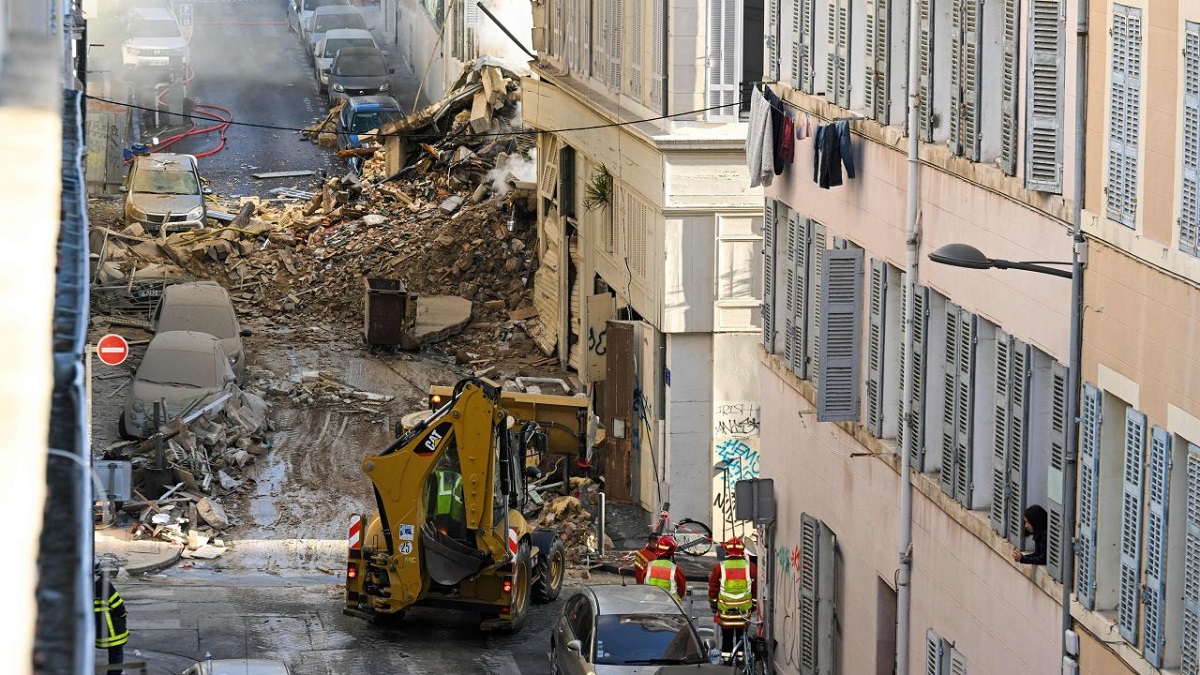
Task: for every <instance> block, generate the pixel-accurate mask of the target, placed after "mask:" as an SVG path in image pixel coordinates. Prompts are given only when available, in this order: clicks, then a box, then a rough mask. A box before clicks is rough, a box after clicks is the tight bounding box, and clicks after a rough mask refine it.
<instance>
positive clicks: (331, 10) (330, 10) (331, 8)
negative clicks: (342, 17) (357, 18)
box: [313, 5, 362, 16]
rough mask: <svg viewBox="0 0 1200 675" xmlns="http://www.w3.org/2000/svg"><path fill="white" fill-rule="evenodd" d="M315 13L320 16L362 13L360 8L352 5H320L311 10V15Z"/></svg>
mask: <svg viewBox="0 0 1200 675" xmlns="http://www.w3.org/2000/svg"><path fill="white" fill-rule="evenodd" d="M317 14H320V15H321V16H325V15H327V14H362V10H360V9H359V8H357V7H355V6H353V5H321V6H320V7H318V8H316V9H315V10H313V15H314V16H315V15H317Z"/></svg>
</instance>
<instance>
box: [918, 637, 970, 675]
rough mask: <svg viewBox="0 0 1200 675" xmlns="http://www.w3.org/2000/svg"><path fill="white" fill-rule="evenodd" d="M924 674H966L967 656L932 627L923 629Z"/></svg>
mask: <svg viewBox="0 0 1200 675" xmlns="http://www.w3.org/2000/svg"><path fill="white" fill-rule="evenodd" d="M925 675H967V657H965V656H963V655H962V654H961V653H960V652H959V651H958V650H957V649H955V648H954V643H953V642H950V641H948V640H946V638H943V637H939V636H938V634H937V633H935V632H933V629H932V628H930V629H928V630H926V631H925Z"/></svg>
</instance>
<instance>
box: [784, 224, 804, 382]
mask: <svg viewBox="0 0 1200 675" xmlns="http://www.w3.org/2000/svg"><path fill="white" fill-rule="evenodd" d="M799 221H800V214H798V213H796V212H795V211H790V212H789V213H788V221H787V261H786V263H785V265H786V268H785V269H784V277H786V280H785V281H784V288H783V295H784V307H783V361H784V363H786V364H787V367H788V369H789V370H791V371H792V372H795V371H796V350H797V348H798V346H799V345H798V344H797V335H798V331H797V330H796V320H797V319H796V317H798V316H800V306H799V303H800V296H799V294H797V292H796V288H797V286H798V284H797V282H796V270H797V269H798V268H799V264H798V263H797V262H796V261H797V256H798V255H801V252H800V250H799V239H800V236H801V231H800V222H799Z"/></svg>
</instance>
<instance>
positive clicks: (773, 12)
mask: <svg viewBox="0 0 1200 675" xmlns="http://www.w3.org/2000/svg"><path fill="white" fill-rule="evenodd" d="M779 2H780V0H770V2H768V3H767V34H766V36H764V41H763V55H764V57H765V58H766V60H767V62H766V63H764V64H763V79H764V80H775V81H776V82H778V81H779ZM743 39H745V38H743Z"/></svg>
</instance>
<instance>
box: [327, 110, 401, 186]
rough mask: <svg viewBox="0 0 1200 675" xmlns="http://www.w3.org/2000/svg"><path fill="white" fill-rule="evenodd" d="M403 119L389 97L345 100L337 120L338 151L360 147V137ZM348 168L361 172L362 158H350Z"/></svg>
mask: <svg viewBox="0 0 1200 675" xmlns="http://www.w3.org/2000/svg"><path fill="white" fill-rule="evenodd" d="M402 117H404V112H403V111H402V110H400V104H399V103H397V102H396V99H394V98H392V97H391V96H354V97H351V98H349V99H347V100H346V103H345V105H343V106H342V113H341V114H340V115H338V120H337V147H338V150H349V149H352V148H360V147H362V139H361V138H360V136H361V135H362V134H366V133H367V132H369V131H374V130H376V129H378V128H380V127H382V126H383V125H385V124H387V123H388V122H391V121H394V120H398V119H400V118H402ZM349 161H350V166H351V167H352V168H353V169H354V170H355V171H357V172H361V171H362V162H363V158H362V157H357V156H355V157H350V158H349Z"/></svg>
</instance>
